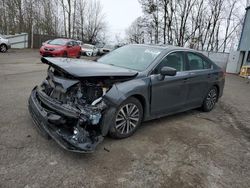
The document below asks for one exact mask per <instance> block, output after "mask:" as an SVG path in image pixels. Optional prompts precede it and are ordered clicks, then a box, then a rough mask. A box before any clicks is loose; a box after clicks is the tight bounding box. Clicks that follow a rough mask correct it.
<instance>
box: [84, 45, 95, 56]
mask: <svg viewBox="0 0 250 188" xmlns="http://www.w3.org/2000/svg"><path fill="white" fill-rule="evenodd" d="M81 53H82V55H87V56H96V55H97V53H98V49H97V48H96V47H95V46H94V45H92V44H83V45H82V46H81Z"/></svg>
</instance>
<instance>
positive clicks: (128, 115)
mask: <svg viewBox="0 0 250 188" xmlns="http://www.w3.org/2000/svg"><path fill="white" fill-rule="evenodd" d="M142 117H143V108H142V105H141V103H140V101H139V100H137V99H136V98H134V97H131V98H128V99H127V100H125V101H124V102H123V103H122V104H121V105H120V106H119V107H118V108H117V111H116V113H115V116H114V118H113V123H112V125H111V128H110V130H109V135H110V136H111V137H113V138H117V139H121V138H127V137H129V136H131V135H132V134H134V132H135V131H136V130H137V128H138V127H139V126H140V124H141V122H142Z"/></svg>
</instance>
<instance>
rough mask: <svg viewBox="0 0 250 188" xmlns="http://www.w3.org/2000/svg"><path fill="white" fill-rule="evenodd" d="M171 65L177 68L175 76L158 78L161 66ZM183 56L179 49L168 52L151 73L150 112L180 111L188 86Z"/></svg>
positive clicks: (156, 113) (185, 98)
mask: <svg viewBox="0 0 250 188" xmlns="http://www.w3.org/2000/svg"><path fill="white" fill-rule="evenodd" d="M164 66H167V67H172V68H175V69H176V70H177V74H176V76H166V77H165V79H164V80H159V73H160V70H161V68H162V67H164ZM185 70H186V63H185V56H184V53H183V52H181V51H178V52H172V53H170V54H168V55H167V56H166V57H165V58H164V59H163V60H162V61H161V62H160V63H159V64H158V66H157V67H156V68H155V70H153V73H152V74H151V114H153V115H160V114H168V113H173V112H176V111H181V109H182V107H184V106H185V104H186V100H187V92H188V86H187V85H186V80H187V78H188V74H189V73H188V72H185Z"/></svg>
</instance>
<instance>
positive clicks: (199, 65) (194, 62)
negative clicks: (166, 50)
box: [187, 52, 211, 70]
mask: <svg viewBox="0 0 250 188" xmlns="http://www.w3.org/2000/svg"><path fill="white" fill-rule="evenodd" d="M187 57H188V63H189V70H202V69H210V68H211V63H210V62H209V61H207V60H206V59H205V58H203V57H201V56H199V55H198V54H195V53H191V52H188V53H187Z"/></svg>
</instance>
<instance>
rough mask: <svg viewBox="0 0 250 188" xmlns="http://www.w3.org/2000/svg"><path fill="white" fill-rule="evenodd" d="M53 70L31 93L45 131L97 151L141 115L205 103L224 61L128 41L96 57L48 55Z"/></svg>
mask: <svg viewBox="0 0 250 188" xmlns="http://www.w3.org/2000/svg"><path fill="white" fill-rule="evenodd" d="M42 62H43V63H46V64H48V65H49V67H48V76H47V77H46V79H45V80H44V81H43V83H42V84H41V85H39V86H36V87H35V88H34V89H33V91H32V93H31V96H30V98H29V110H30V114H31V116H32V118H33V120H34V122H35V125H36V127H37V128H38V130H39V131H40V132H41V133H42V135H43V136H45V137H47V138H50V137H52V138H53V139H54V140H55V141H56V142H57V143H58V144H59V145H60V146H62V147H63V148H64V149H67V150H69V151H74V152H82V153H84V152H92V151H93V150H94V149H95V148H96V146H97V145H98V144H99V143H100V142H101V141H102V140H103V137H104V136H106V135H107V134H109V135H111V136H112V137H114V138H126V137H128V136H131V135H132V134H133V133H134V132H135V131H136V130H137V128H138V127H139V126H140V124H141V122H142V121H147V120H151V119H155V118H159V117H162V116H166V115H169V114H174V113H178V112H183V111H186V110H190V109H194V108H201V109H202V110H203V111H206V112H208V111H210V110H212V109H213V108H214V106H215V104H216V102H217V101H218V99H219V97H221V96H222V93H223V88H224V82H225V76H224V73H223V71H222V70H221V68H220V67H218V66H217V65H216V64H215V63H213V62H212V61H211V60H210V59H208V58H207V57H206V56H204V55H202V54H201V53H199V52H196V51H194V50H190V49H186V48H179V47H173V46H152V45H127V46H124V47H121V48H119V49H117V50H114V51H113V52H111V53H109V54H107V55H105V56H103V57H102V58H100V59H99V60H97V62H93V61H88V60H79V59H65V58H42Z"/></svg>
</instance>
